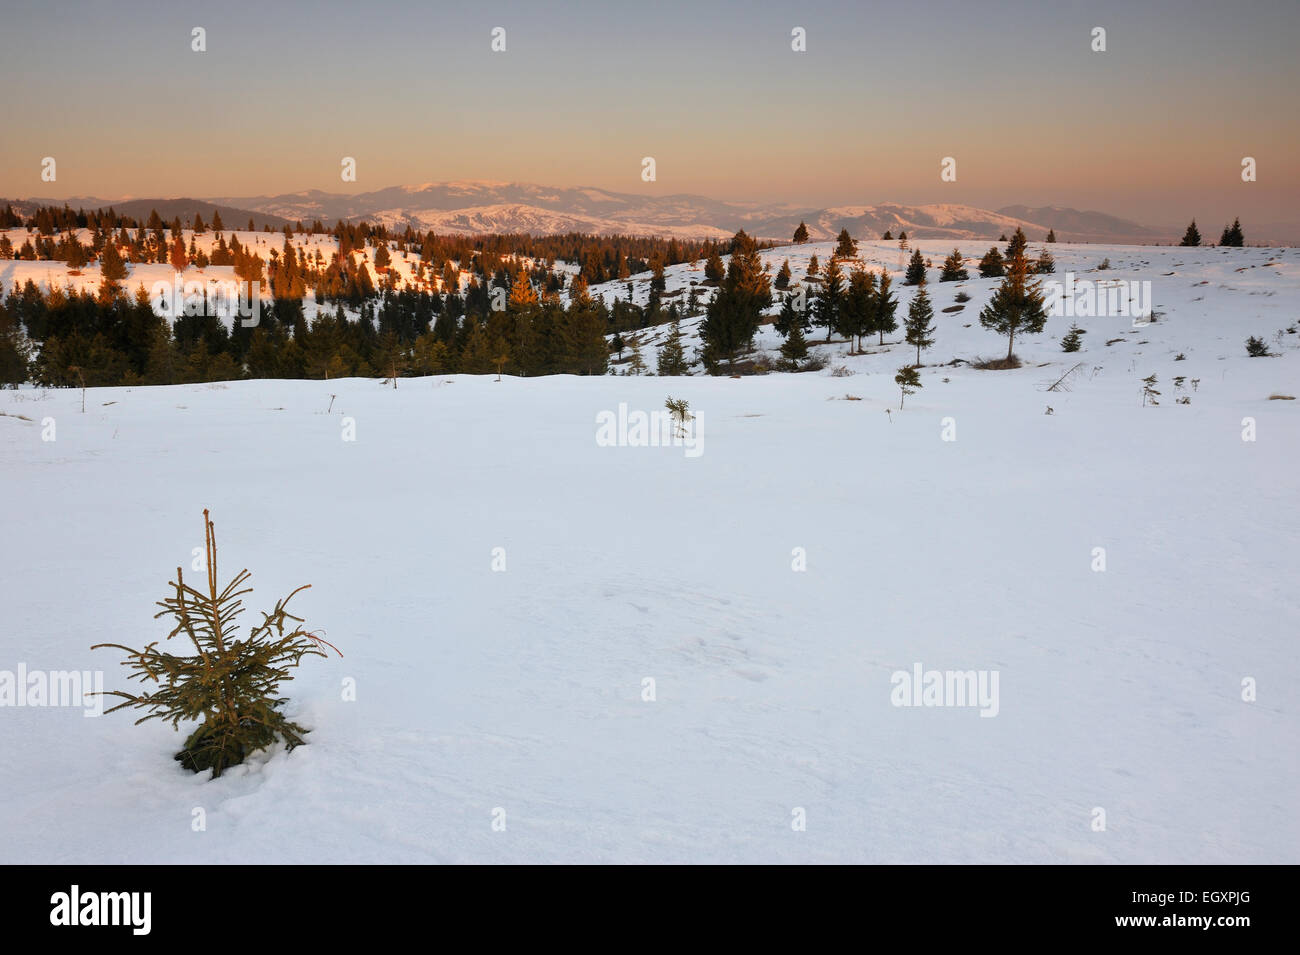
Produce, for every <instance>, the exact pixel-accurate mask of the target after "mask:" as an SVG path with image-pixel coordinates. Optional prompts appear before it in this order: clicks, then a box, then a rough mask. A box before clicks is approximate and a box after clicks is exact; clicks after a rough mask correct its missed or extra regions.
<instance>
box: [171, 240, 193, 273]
mask: <svg viewBox="0 0 1300 955" xmlns="http://www.w3.org/2000/svg"><path fill="white" fill-rule="evenodd" d="M167 260H168V261H169V262H171V266H172V269H173V270H174V271H176V272H184V271H185V266H187V265H189V263H190V259H189V256H188V255H186V253H185V242H184V240H183V239H181V237H180V236H177V237H176V238H174V239H172V243H171V247H170V249H169V250H168V254H167Z"/></svg>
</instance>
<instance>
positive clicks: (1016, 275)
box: [980, 233, 1047, 362]
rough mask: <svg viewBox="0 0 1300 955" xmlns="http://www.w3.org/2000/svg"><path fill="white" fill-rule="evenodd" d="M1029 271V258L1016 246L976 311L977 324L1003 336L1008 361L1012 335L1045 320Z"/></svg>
mask: <svg viewBox="0 0 1300 955" xmlns="http://www.w3.org/2000/svg"><path fill="white" fill-rule="evenodd" d="M1017 234H1020V233H1017ZM1030 271H1031V269H1030V264H1029V259H1028V258H1027V257H1026V255H1025V250H1024V247H1023V246H1020V247H1019V248H1017V249H1016V252H1015V255H1013V256H1012V257H1011V258H1009V259H1008V260H1007V274H1006V276H1005V277H1004V278H1003V279H1002V284H1001V285H999V286H998V288H997V290H996V291H995V292H994V293H993V298H991V299H990V300H989V303H988V304H987V305H986V306H984V308H983V310H982V311H981V312H980V324H981V325H983V326H984V327H985V328H989V329H992V330H993V331H995V332H997V333H998V334H1000V335H1006V336H1007V361H1008V362H1010V361H1011V360H1012V348H1013V347H1014V346H1015V340H1016V334H1017V333H1018V332H1025V333H1028V334H1031V335H1036V334H1038V333H1039V332H1041V331H1042V330H1043V326H1044V325H1045V324H1046V323H1047V312H1046V310H1045V309H1044V307H1043V292H1042V288H1041V287H1040V285H1039V282H1038V280H1037V279H1035V278H1031V276H1030Z"/></svg>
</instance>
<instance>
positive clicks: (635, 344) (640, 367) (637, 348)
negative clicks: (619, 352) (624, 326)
mask: <svg viewBox="0 0 1300 955" xmlns="http://www.w3.org/2000/svg"><path fill="white" fill-rule="evenodd" d="M630 347H631V349H632V354H631V355H629V356H628V359H627V373H628V374H629V375H644V374H645V373H646V364H645V359H644V358H643V357H641V338H640V336H638V335H633V336H632V343H631V346H630Z"/></svg>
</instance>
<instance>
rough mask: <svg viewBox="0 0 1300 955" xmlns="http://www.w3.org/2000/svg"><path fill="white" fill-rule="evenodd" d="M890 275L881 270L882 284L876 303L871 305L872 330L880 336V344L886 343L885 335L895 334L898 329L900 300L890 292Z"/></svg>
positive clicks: (878, 290) (880, 283)
mask: <svg viewBox="0 0 1300 955" xmlns="http://www.w3.org/2000/svg"><path fill="white" fill-rule="evenodd" d="M889 287H890V278H889V273H888V272H887V271H885V270H884V269H881V270H880V282H879V284H878V285H877V286H876V295H875V301H874V302H872V305H871V330H872V331H874V332H878V333H879V334H880V344H882V345H883V344H884V343H885V335H887V334H893V333H894V332H895V331H896V330H897V329H898V322H897V320H896V319H895V318H894V312H895V311H896V310H897V309H898V300H897V299H896V298H894V297H893V293H892V292H891V291H890V288H889Z"/></svg>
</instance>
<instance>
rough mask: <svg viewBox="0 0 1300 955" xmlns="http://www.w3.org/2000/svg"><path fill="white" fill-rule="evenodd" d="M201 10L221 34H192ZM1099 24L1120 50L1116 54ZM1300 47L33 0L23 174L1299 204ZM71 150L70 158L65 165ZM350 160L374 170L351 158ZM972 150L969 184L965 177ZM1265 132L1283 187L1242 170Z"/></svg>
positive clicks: (730, 5) (1151, 206)
mask: <svg viewBox="0 0 1300 955" xmlns="http://www.w3.org/2000/svg"><path fill="white" fill-rule="evenodd" d="M195 26H202V27H204V28H205V29H206V30H207V47H208V49H207V52H206V53H202V54H200V53H194V52H192V51H191V49H190V30H191V28H192V27H195ZM494 26H503V27H505V28H506V30H507V44H508V49H507V52H505V53H493V52H491V50H490V48H489V42H490V36H489V33H490V30H491V29H492V27H494ZM794 26H802V27H804V28H805V29H806V30H807V33H808V52H806V53H802V54H797V53H794V52H792V51H791V49H790V31H791V28H792V27H794ZM1094 26H1103V27H1105V28H1106V29H1107V33H1108V35H1107V41H1108V47H1109V49H1108V52H1106V53H1093V52H1091V50H1090V48H1089V44H1090V32H1091V29H1092V28H1093V27H1094ZM1298 42H1300V2H1297V0H1270V2H1265V0H1259V2H1251V0H1239V2H1211V0H1181V2H1142V0H1130V2H1111V0H1099V2H1089V3H1070V4H1066V3H1055V2H1043V0H1027V2H1011V0H1008V2H996V0H988V2H976V0H953V2H930V3H927V2H923V0H921V2H908V0H893V2H890V3H871V2H865V0H860V2H840V0H824V2H818V3H806V2H790V0H786V2H773V0H745V2H709V0H692V2H676V0H644V2H638V3H631V2H624V0H606V2H582V0H569V2H565V3H543V2H516V3H501V2H496V3H493V2H484V3H473V4H469V3H463V2H457V3H455V4H443V3H430V2H410V3H406V4H399V3H385V2H372V3H359V2H346V3H342V2H321V3H312V4H306V3H302V4H298V3H287V2H278V0H269V2H268V0H259V2H244V0H229V2H220V3H218V2H214V0H208V2H193V0H172V2H157V3H145V2H113V3H108V2H101V3H74V2H59V0H39V2H31V0H16V2H15V0H9V2H7V3H6V5H5V10H4V12H3V14H0V63H2V64H3V66H0V76H3V79H4V93H3V98H2V100H0V101H2V102H3V105H2V106H0V129H2V130H3V133H2V134H0V195H5V196H14V197H32V196H43V197H52V198H62V197H67V196H85V195H93V196H102V197H106V198H118V197H123V196H239V195H262V194H274V193H279V192H292V191H298V190H302V189H323V190H326V191H330V192H364V191H370V190H373V189H380V188H383V187H386V186H391V185H397V184H414V183H420V182H427V181H439V180H447V179H499V180H515V181H523V182H539V183H545V184H548V185H590V186H597V187H602V188H607V189H612V190H617V191H621V192H631V193H640V192H645V193H655V194H660V195H668V194H672V193H683V192H691V193H700V194H704V195H708V196H713V197H716V198H724V199H748V200H762V201H778V202H790V203H796V204H800V205H809V206H823V205H845V204H870V203H877V202H886V201H898V202H906V203H925V202H962V203H968V204H971V205H976V206H981V207H986V208H995V207H998V206H1002V205H1006V204H1010V203H1026V204H1030V205H1040V204H1056V205H1067V206H1074V207H1076V208H1087V209H1098V210H1102V211H1106V212H1110V213H1113V214H1116V215H1121V216H1126V217H1129V218H1134V219H1137V220H1139V221H1142V222H1146V223H1152V224H1163V223H1175V222H1185V221H1186V220H1187V219H1188V218H1190V217H1191V216H1193V215H1195V216H1196V217H1197V218H1198V220H1200V221H1201V222H1202V224H1203V227H1204V230H1205V231H1208V232H1214V231H1216V230H1217V228H1218V226H1219V224H1220V223H1221V222H1222V221H1223V220H1226V219H1229V218H1231V217H1232V216H1233V215H1240V216H1241V217H1242V219H1243V221H1248V220H1254V221H1257V222H1294V221H1296V220H1297V219H1300V214H1298V213H1297V210H1298V209H1300V160H1298V159H1297V155H1298V151H1297V145H1298V143H1300V124H1297V122H1296V117H1297V110H1296V107H1295V104H1294V98H1295V95H1296V91H1297V88H1298V87H1300V83H1298V82H1297V80H1300V66H1297V63H1298V62H1300V57H1297V55H1296V51H1295V47H1296V45H1297V43H1298ZM44 156H53V157H55V159H56V160H57V162H58V180H57V182H54V183H45V182H42V181H41V178H40V170H41V167H40V161H41V158H42V157H44ZM343 156H353V157H355V158H356V159H357V172H358V180H357V182H356V183H345V182H342V181H341V180H340V177H339V162H340V159H341V158H342V157H343ZM643 156H653V157H655V159H656V162H657V167H658V180H657V181H656V182H654V183H643V182H642V181H641V178H640V170H641V166H640V161H641V157H643ZM944 156H953V157H955V158H956V159H957V182H955V183H943V182H941V181H940V179H939V162H940V159H941V157H944ZM1243 156H1253V157H1255V159H1256V160H1257V161H1258V164H1259V181H1258V182H1256V183H1250V184H1246V183H1242V181H1241V175H1240V173H1241V159H1242V157H1243Z"/></svg>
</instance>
